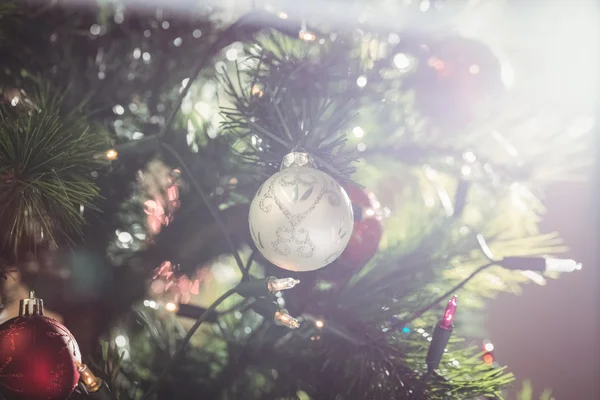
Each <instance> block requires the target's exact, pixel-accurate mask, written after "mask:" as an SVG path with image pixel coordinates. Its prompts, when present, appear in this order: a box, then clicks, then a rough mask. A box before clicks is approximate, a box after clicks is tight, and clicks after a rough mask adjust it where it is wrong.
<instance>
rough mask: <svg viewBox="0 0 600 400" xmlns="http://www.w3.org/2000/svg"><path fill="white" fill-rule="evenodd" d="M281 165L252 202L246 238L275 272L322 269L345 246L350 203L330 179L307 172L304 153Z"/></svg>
mask: <svg viewBox="0 0 600 400" xmlns="http://www.w3.org/2000/svg"><path fill="white" fill-rule="evenodd" d="M282 164H283V165H284V168H283V169H282V170H281V171H280V172H278V173H276V174H275V175H273V176H272V177H271V178H269V179H268V180H267V181H266V182H265V183H264V184H263V185H262V186H261V187H260V188H259V189H258V191H257V194H256V196H255V197H254V199H253V201H252V204H251V206H250V216H249V225H250V234H251V236H252V239H253V241H254V243H255V245H256V247H257V248H258V249H259V251H260V252H261V253H262V254H263V255H264V256H265V257H266V258H267V259H268V260H269V261H271V262H272V263H273V264H275V265H278V266H279V267H281V268H284V269H289V270H293V271H310V270H314V269H318V268H322V267H324V266H325V265H327V264H329V263H330V262H332V261H333V260H335V259H336V258H337V257H338V256H339V255H340V254H341V252H342V251H343V249H344V247H345V246H346V244H347V242H348V240H349V237H350V233H351V231H352V208H351V206H350V200H349V199H348V196H347V195H346V193H345V191H344V189H342V187H341V186H340V185H339V184H338V183H337V182H336V181H335V180H334V179H333V178H332V177H330V176H329V175H327V174H325V173H324V172H321V171H319V170H317V169H314V168H311V159H310V157H309V156H308V155H306V154H305V153H292V155H288V156H286V158H285V159H284V161H283V163H282ZM287 165H289V167H285V166H287Z"/></svg>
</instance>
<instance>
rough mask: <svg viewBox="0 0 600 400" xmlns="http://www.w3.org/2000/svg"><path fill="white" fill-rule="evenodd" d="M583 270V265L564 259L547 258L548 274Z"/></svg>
mask: <svg viewBox="0 0 600 400" xmlns="http://www.w3.org/2000/svg"><path fill="white" fill-rule="evenodd" d="M580 269H581V263H578V262H577V261H575V260H567V259H563V258H546V272H573V271H577V270H580Z"/></svg>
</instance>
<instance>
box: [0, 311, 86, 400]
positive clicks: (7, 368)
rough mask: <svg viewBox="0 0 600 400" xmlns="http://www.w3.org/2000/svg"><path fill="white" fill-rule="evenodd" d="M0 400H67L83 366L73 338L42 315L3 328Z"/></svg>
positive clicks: (7, 323)
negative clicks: (78, 367) (79, 364)
mask: <svg viewBox="0 0 600 400" xmlns="http://www.w3.org/2000/svg"><path fill="white" fill-rule="evenodd" d="M0 360H2V361H1V362H0V398H2V399H6V400H24V399H27V400H64V399H66V398H67V397H68V396H69V395H70V394H71V393H72V391H73V390H74V388H75V385H76V384H77V381H78V379H79V373H78V372H77V367H76V365H75V361H78V362H81V355H80V352H79V347H78V346H77V342H76V341H75V338H73V335H71V333H70V332H69V331H68V330H67V329H66V328H65V327H64V326H63V325H61V324H60V323H59V322H57V321H55V320H53V319H51V318H48V317H45V316H40V315H30V316H21V317H16V318H13V319H11V320H9V321H7V322H5V323H4V324H2V325H1V326H0Z"/></svg>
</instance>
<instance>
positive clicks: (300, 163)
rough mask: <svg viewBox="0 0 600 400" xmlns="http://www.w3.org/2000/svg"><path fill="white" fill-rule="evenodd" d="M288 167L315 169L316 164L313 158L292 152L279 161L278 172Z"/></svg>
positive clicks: (305, 154)
mask: <svg viewBox="0 0 600 400" xmlns="http://www.w3.org/2000/svg"><path fill="white" fill-rule="evenodd" d="M290 167H310V168H317V163H316V162H315V160H314V158H313V157H312V156H311V155H310V154H308V153H303V152H299V151H293V152H291V153H289V154H286V155H285V156H284V157H283V160H282V161H281V168H280V170H284V169H286V168H290Z"/></svg>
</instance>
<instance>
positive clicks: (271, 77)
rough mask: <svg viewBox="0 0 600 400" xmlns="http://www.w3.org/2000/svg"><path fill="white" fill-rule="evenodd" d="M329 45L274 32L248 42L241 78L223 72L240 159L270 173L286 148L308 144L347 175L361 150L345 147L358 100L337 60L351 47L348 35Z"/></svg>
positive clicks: (228, 127) (323, 162) (227, 124)
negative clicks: (336, 43) (338, 43)
mask: <svg viewBox="0 0 600 400" xmlns="http://www.w3.org/2000/svg"><path fill="white" fill-rule="evenodd" d="M340 42H342V41H341V40H340ZM328 50H330V51H327V50H324V49H323V48H322V47H319V46H318V45H315V44H307V43H306V42H303V41H301V40H298V39H289V38H286V37H283V36H282V35H277V34H275V33H271V34H270V35H268V36H267V38H266V39H263V40H259V41H257V42H256V43H254V44H252V45H251V46H249V47H248V49H247V53H248V54H249V55H248V58H247V59H245V60H244V62H243V66H244V67H245V68H248V67H250V69H246V70H245V71H243V73H242V72H241V71H240V69H238V75H237V81H236V82H235V83H234V81H233V80H232V79H231V78H230V77H229V76H228V75H224V81H225V82H224V84H225V87H226V89H227V94H228V95H229V96H230V98H231V101H232V103H233V107H222V113H223V116H224V117H225V121H224V122H223V124H222V128H223V130H225V131H226V132H228V133H229V134H231V135H233V136H234V137H235V138H236V140H237V141H238V144H237V145H235V147H234V148H235V149H236V150H237V151H238V154H239V156H240V157H241V159H242V160H244V161H246V162H247V163H249V164H252V165H253V166H256V165H257V164H259V165H260V164H263V165H267V166H270V167H271V168H268V170H269V171H271V173H272V171H273V166H276V165H278V164H279V163H280V162H281V159H282V158H283V156H284V155H285V154H287V153H289V152H291V151H305V152H308V153H310V154H311V155H312V156H313V157H314V158H315V160H316V161H317V163H318V164H319V166H320V167H321V168H323V169H324V170H326V171H328V172H329V173H330V174H332V175H333V176H334V177H336V178H337V179H339V180H340V181H346V180H348V179H349V176H350V175H351V174H352V173H353V172H354V168H353V167H351V163H352V162H354V161H356V160H357V158H358V154H357V152H356V151H347V150H346V148H345V145H346V142H347V136H346V134H347V131H348V128H349V126H348V124H349V123H350V122H351V121H352V120H353V119H354V118H355V115H356V107H357V104H356V102H355V101H354V99H353V98H352V97H351V96H348V95H347V92H348V88H347V86H348V84H347V81H348V72H347V69H348V68H347V66H344V68H341V67H342V66H341V65H340V63H339V62H338V60H339V59H341V58H344V57H348V52H349V51H350V50H349V48H348V47H347V46H345V45H344V44H343V43H340V45H339V46H337V47H334V48H331V49H328ZM342 71H345V73H343V72H342Z"/></svg>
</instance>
